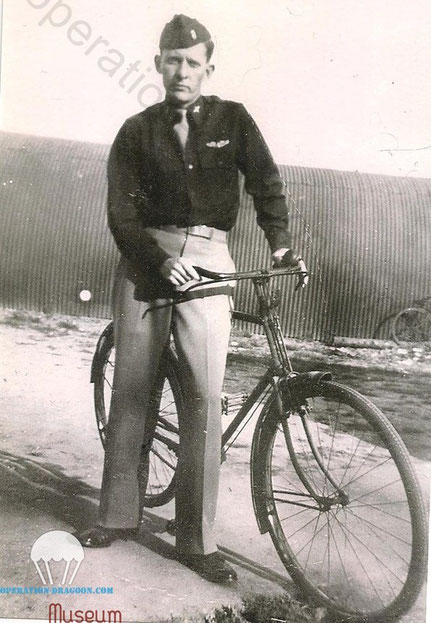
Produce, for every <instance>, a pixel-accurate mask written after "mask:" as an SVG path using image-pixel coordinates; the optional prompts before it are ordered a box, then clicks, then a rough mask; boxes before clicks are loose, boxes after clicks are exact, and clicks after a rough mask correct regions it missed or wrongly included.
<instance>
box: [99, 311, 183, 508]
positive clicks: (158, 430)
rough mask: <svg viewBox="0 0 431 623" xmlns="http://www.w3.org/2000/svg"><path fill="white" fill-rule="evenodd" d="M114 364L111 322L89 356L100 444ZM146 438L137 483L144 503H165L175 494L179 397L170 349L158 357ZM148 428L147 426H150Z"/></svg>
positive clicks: (107, 414)
mask: <svg viewBox="0 0 431 623" xmlns="http://www.w3.org/2000/svg"><path fill="white" fill-rule="evenodd" d="M114 368H115V348H114V333H113V327H112V323H111V324H110V325H109V326H108V327H107V329H105V331H104V332H103V334H102V336H101V337H100V339H99V344H98V349H97V351H96V354H95V356H94V360H93V371H92V380H93V383H94V407H95V413H96V420H97V426H98V430H99V435H100V439H101V441H102V444H103V446H105V441H106V430H107V428H106V427H107V424H108V417H109V407H110V402H111V394H112V383H113V377H114ZM150 404H151V407H150V410H149V411H150V416H149V418H148V423H147V424H148V426H147V430H146V438H147V439H149V441H148V443H151V446H150V451H149V453H148V452H147V451H146V448H145V443H144V446H143V451H142V461H141V465H140V470H139V479H140V486H142V483H145V482H146V483H147V484H146V490H145V494H144V496H143V500H144V506H146V507H155V506H162V505H163V504H167V502H169V501H170V500H171V499H172V498H173V497H174V495H175V472H176V468H177V462H178V447H179V425H178V421H179V413H180V412H181V409H183V397H182V391H181V386H180V381H179V374H178V362H177V360H176V357H175V355H174V354H173V352H172V351H171V350H168V351H167V353H166V355H165V356H164V358H163V360H162V365H161V367H160V370H159V373H158V375H157V379H156V382H155V384H154V387H153V391H152V398H151V401H150ZM150 429H151V430H150Z"/></svg>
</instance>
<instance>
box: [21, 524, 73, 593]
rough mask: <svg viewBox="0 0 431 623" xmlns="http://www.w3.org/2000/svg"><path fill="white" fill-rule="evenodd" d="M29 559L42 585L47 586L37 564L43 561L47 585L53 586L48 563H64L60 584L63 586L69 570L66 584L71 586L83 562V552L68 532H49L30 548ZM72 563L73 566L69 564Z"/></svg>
mask: <svg viewBox="0 0 431 623" xmlns="http://www.w3.org/2000/svg"><path fill="white" fill-rule="evenodd" d="M30 558H31V559H32V561H33V562H34V565H35V567H36V570H37V572H38V574H39V577H40V579H41V580H42V582H43V584H47V583H48V582H47V581H46V579H45V577H44V575H43V573H42V571H41V568H40V565H39V563H41V562H42V561H43V563H44V567H45V571H46V574H47V576H48V581H49V584H54V581H53V578H52V573H51V569H50V566H49V563H50V562H51V561H53V560H54V561H55V562H60V561H64V562H65V567H64V572H63V577H62V580H61V582H60V584H65V583H66V581H67V576H68V573H69V570H71V577H70V580H69V581H68V584H72V582H73V580H74V579H75V576H76V574H77V571H78V569H79V567H80V565H81V562H82V561H83V560H84V550H83V548H82V545H81V543H80V542H79V541H78V539H76V538H75V537H74V536H73V535H72V534H69V532H64V531H63V530H51V531H50V532H45V533H44V534H42V535H41V536H40V537H39V538H38V539H37V540H36V541H35V542H34V544H33V547H32V548H31V554H30ZM72 561H74V562H75V564H74V565H73V564H71V563H72Z"/></svg>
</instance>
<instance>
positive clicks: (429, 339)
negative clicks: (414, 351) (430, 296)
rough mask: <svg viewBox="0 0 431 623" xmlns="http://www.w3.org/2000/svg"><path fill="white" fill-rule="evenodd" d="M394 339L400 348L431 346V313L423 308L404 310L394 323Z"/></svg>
mask: <svg viewBox="0 0 431 623" xmlns="http://www.w3.org/2000/svg"><path fill="white" fill-rule="evenodd" d="M392 338H393V340H394V342H396V343H397V344H399V345H400V346H413V345H414V344H424V343H428V344H431V312H429V311H428V310H427V309H424V308H423V307H409V308H407V309H403V310H402V311H400V312H399V313H398V314H397V315H396V316H395V318H394V319H393V321H392Z"/></svg>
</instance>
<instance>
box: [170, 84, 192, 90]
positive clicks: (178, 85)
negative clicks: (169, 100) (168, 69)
mask: <svg viewBox="0 0 431 623" xmlns="http://www.w3.org/2000/svg"><path fill="white" fill-rule="evenodd" d="M172 90H173V91H190V89H189V87H188V86H186V85H185V84H174V86H173V87H172Z"/></svg>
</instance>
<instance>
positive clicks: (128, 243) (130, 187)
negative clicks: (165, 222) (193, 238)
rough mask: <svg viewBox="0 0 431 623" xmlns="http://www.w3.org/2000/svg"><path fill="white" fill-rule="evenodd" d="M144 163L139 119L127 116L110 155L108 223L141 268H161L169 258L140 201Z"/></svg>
mask: <svg viewBox="0 0 431 623" xmlns="http://www.w3.org/2000/svg"><path fill="white" fill-rule="evenodd" d="M142 166H144V162H143V155H142V149H141V147H140V133H139V126H138V124H137V122H136V121H135V120H134V119H133V118H132V119H128V120H127V121H126V122H125V123H124V125H123V126H122V127H121V129H120V131H119V132H118V134H117V136H116V138H115V141H114V143H113V145H112V147H111V151H110V154H109V159H108V225H109V228H110V230H111V233H112V235H113V237H114V240H115V242H116V244H117V247H118V248H119V250H120V251H121V253H122V254H123V255H124V256H125V257H126V258H127V259H129V260H130V261H131V262H133V263H134V264H135V265H137V266H139V267H140V268H145V267H150V268H157V269H159V268H160V266H161V265H162V264H163V262H165V260H167V259H168V257H169V254H168V253H166V252H165V251H164V250H163V249H162V248H161V247H159V245H158V244H157V242H156V241H155V240H154V239H153V238H152V237H151V236H150V235H149V234H148V232H146V231H145V224H144V222H143V221H142V219H141V217H140V209H139V207H140V205H141V206H142V203H143V202H145V201H146V199H145V196H144V192H143V189H142V188H141V182H140V178H141V176H140V171H142V169H141V167H142Z"/></svg>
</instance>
